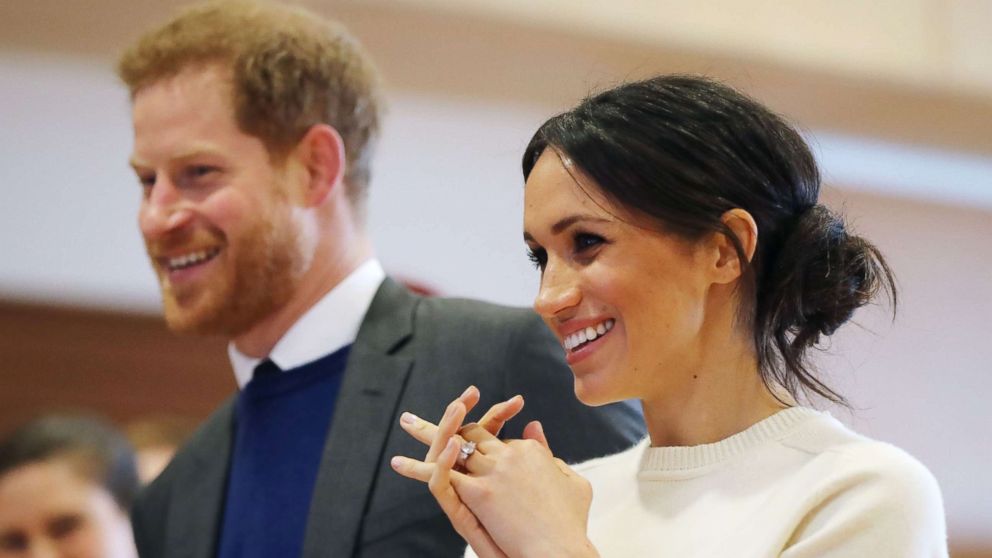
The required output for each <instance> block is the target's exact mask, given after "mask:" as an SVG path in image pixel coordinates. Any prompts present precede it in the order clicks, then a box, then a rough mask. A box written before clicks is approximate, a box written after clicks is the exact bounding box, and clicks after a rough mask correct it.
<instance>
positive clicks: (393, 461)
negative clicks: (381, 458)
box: [389, 455, 403, 469]
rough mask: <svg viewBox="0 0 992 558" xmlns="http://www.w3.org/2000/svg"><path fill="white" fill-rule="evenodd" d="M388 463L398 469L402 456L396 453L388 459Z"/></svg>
mask: <svg viewBox="0 0 992 558" xmlns="http://www.w3.org/2000/svg"><path fill="white" fill-rule="evenodd" d="M389 465H390V466H392V468H393V469H399V468H400V467H402V466H403V458H402V457H400V456H398V455H397V456H396V457H394V458H392V459H390V460H389Z"/></svg>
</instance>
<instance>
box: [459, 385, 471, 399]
mask: <svg viewBox="0 0 992 558" xmlns="http://www.w3.org/2000/svg"><path fill="white" fill-rule="evenodd" d="M473 389H475V386H468V387H467V388H465V391H463V392H462V394H461V395H460V396H459V397H460V398H461V397H468V394H470V393H472V390H473Z"/></svg>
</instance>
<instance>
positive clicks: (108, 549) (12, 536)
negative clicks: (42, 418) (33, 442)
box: [0, 459, 135, 558]
mask: <svg viewBox="0 0 992 558" xmlns="http://www.w3.org/2000/svg"><path fill="white" fill-rule="evenodd" d="M29 556H31V557H34V556H46V557H53V558H54V557H59V558H130V557H134V556H135V550H134V541H133V539H132V538H131V523H130V521H129V520H128V517H127V513H125V512H124V510H122V509H121V508H120V506H118V505H117V502H115V501H114V499H113V497H112V496H111V495H110V494H109V493H108V492H107V491H106V490H104V489H103V487H101V486H99V485H97V484H96V483H94V482H92V481H91V480H89V479H87V478H85V477H83V476H82V475H80V474H78V473H77V472H76V471H75V469H73V467H72V466H71V465H70V464H69V463H68V462H67V461H66V460H65V459H50V460H48V461H39V462H36V463H29V464H27V465H22V466H20V467H18V468H16V469H13V470H10V471H8V472H7V473H6V474H4V475H3V476H2V477H0V558H14V557H18V558H21V557H24V558H26V557H29Z"/></svg>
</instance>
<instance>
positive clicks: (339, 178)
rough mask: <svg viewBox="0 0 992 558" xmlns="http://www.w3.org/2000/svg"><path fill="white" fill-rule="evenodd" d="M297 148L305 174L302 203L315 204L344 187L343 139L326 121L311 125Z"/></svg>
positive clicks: (320, 202)
mask: <svg viewBox="0 0 992 558" xmlns="http://www.w3.org/2000/svg"><path fill="white" fill-rule="evenodd" d="M296 151H297V156H298V158H299V159H298V160H299V161H300V162H301V163H302V165H303V170H304V171H305V173H306V174H305V180H306V191H305V192H304V195H303V202H304V204H305V205H307V206H310V207H316V206H318V205H320V204H322V203H323V202H324V200H326V199H327V196H328V195H330V194H331V192H333V191H334V190H335V189H336V188H343V187H344V173H345V165H346V161H345V154H344V141H343V140H342V139H341V135H340V134H338V131H337V130H335V129H334V128H333V127H331V126H328V125H327V124H315V125H313V126H311V127H310V129H309V130H307V133H306V134H304V135H303V138H302V139H301V140H300V142H299V143H298V144H297V146H296Z"/></svg>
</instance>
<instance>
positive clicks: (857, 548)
mask: <svg viewBox="0 0 992 558" xmlns="http://www.w3.org/2000/svg"><path fill="white" fill-rule="evenodd" d="M575 469H576V471H578V472H579V473H580V474H582V475H583V476H585V477H586V478H587V479H589V481H590V482H591V483H592V487H593V502H592V509H591V510H590V518H589V538H590V539H591V540H592V542H593V544H594V545H595V546H596V548H597V549H598V550H599V553H600V556H603V557H607V558H641V557H655V556H657V557H672V558H703V557H705V558H759V557H772V556H776V557H778V556H781V557H785V558H813V557H816V558H923V557H926V558H930V557H946V556H947V540H946V538H947V537H946V527H945V523H944V508H943V503H942V502H941V496H940V489H939V488H938V487H937V482H936V481H935V480H934V478H933V476H932V475H931V474H930V472H929V471H928V470H927V469H926V468H925V467H924V466H923V465H921V464H920V463H919V462H918V461H916V460H915V459H913V458H912V457H910V456H909V455H908V454H907V453H905V452H904V451H902V450H900V449H898V448H896V447H894V446H891V445H889V444H885V443H882V442H877V441H874V440H871V439H869V438H866V437H864V436H860V435H858V434H856V433H854V432H852V431H850V430H848V429H847V428H846V427H845V426H844V425H842V424H841V423H840V422H838V421H837V420H835V419H834V418H833V417H831V416H830V415H829V414H826V413H821V412H817V411H813V410H810V409H806V408H802V407H794V408H791V409H786V410H784V411H780V412H778V413H776V414H775V415H772V416H771V417H769V418H767V419H765V420H763V421H761V422H759V423H757V424H755V425H753V426H751V427H750V428H748V429H747V430H745V431H744V432H741V433H739V434H735V435H734V436H731V437H729V438H727V439H725V440H722V441H720V442H716V443H713V444H706V445H702V446H694V447H663V448H652V447H649V446H648V441H647V440H644V441H642V442H641V443H639V444H637V445H636V446H634V447H633V448H631V449H629V450H627V451H625V452H622V453H618V454H616V455H611V456H608V457H603V458H600V459H594V460H592V461H587V462H585V463H582V464H580V465H577V466H576V467H575ZM466 556H469V557H474V556H475V554H474V553H473V552H472V549H471V548H469V549H468V550H467V552H466ZM542 558H543V557H542Z"/></svg>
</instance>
